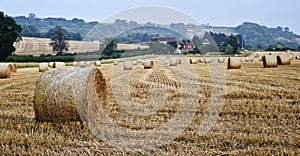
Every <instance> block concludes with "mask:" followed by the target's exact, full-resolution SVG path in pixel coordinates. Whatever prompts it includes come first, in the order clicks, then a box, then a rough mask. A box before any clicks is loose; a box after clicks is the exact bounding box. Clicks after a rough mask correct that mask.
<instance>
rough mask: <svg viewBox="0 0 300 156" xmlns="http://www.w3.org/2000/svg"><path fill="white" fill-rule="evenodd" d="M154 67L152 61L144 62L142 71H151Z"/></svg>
mask: <svg viewBox="0 0 300 156" xmlns="http://www.w3.org/2000/svg"><path fill="white" fill-rule="evenodd" d="M153 67H154V62H153V61H152V60H146V61H145V62H144V69H151V68H153Z"/></svg>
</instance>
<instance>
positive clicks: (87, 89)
mask: <svg viewBox="0 0 300 156" xmlns="http://www.w3.org/2000/svg"><path fill="white" fill-rule="evenodd" d="M106 94H107V93H106V84H105V79H104V77H103V75H102V73H101V72H100V70H99V69H97V68H78V67H72V68H61V69H55V70H54V69H49V70H47V71H45V72H44V73H43V74H42V75H41V76H40V78H39V80H38V81H37V85H36V90H35V95H34V111H35V117H36V120H37V121H41V122H55V123H62V122H69V121H86V120H87V119H88V118H87V115H89V113H90V111H89V109H92V108H94V107H92V106H95V105H94V104H95V103H98V104H99V105H104V104H105V103H106Z"/></svg>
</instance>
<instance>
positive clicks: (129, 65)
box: [124, 61, 133, 70]
mask: <svg viewBox="0 0 300 156" xmlns="http://www.w3.org/2000/svg"><path fill="white" fill-rule="evenodd" d="M132 66H133V63H132V61H124V70H132Z"/></svg>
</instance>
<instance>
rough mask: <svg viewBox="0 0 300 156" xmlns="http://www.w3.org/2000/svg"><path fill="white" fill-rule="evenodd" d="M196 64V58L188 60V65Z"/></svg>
mask: <svg viewBox="0 0 300 156" xmlns="http://www.w3.org/2000/svg"><path fill="white" fill-rule="evenodd" d="M197 63H198V59H196V58H191V59H190V64H197Z"/></svg>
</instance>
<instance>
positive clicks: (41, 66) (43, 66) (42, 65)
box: [39, 62, 49, 72]
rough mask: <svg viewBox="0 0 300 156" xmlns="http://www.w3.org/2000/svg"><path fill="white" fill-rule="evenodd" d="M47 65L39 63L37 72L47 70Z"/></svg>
mask: <svg viewBox="0 0 300 156" xmlns="http://www.w3.org/2000/svg"><path fill="white" fill-rule="evenodd" d="M48 65H49V64H48V63H46V62H42V63H39V72H44V71H46V70H48V69H49V66H48Z"/></svg>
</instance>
